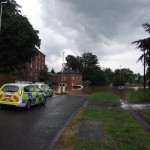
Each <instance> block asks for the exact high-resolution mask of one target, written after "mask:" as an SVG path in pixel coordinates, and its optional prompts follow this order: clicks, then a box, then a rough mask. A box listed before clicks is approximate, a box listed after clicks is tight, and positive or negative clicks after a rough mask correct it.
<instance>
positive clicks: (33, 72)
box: [26, 51, 45, 81]
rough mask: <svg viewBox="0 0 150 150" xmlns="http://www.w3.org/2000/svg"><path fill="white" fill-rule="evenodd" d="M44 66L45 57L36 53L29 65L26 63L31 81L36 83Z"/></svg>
mask: <svg viewBox="0 0 150 150" xmlns="http://www.w3.org/2000/svg"><path fill="white" fill-rule="evenodd" d="M44 66H45V55H44V54H43V53H42V52H40V51H38V54H37V55H36V56H35V58H34V59H33V60H32V62H31V63H30V64H29V63H27V66H26V67H27V72H28V75H29V76H30V77H32V79H33V81H38V77H39V73H40V71H41V70H43V69H44Z"/></svg>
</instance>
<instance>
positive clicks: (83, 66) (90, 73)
mask: <svg viewBox="0 0 150 150" xmlns="http://www.w3.org/2000/svg"><path fill="white" fill-rule="evenodd" d="M66 61H67V63H66V66H65V68H70V69H72V70H75V71H80V72H81V73H82V77H83V80H84V81H85V80H88V81H91V84H92V85H106V80H105V77H104V73H103V71H102V70H101V68H100V67H99V65H98V59H97V56H96V55H93V54H92V53H84V54H82V55H81V57H80V56H77V57H75V56H72V55H68V56H67V57H66Z"/></svg>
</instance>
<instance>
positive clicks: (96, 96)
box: [89, 92, 119, 102]
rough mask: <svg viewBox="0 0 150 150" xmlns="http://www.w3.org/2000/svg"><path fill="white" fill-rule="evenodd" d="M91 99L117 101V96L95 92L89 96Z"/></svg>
mask: <svg viewBox="0 0 150 150" xmlns="http://www.w3.org/2000/svg"><path fill="white" fill-rule="evenodd" d="M89 99H90V100H92V101H103V102H119V97H118V96H116V95H114V94H112V93H107V92H97V93H94V94H92V95H91V96H89Z"/></svg>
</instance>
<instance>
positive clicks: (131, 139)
mask: <svg viewBox="0 0 150 150" xmlns="http://www.w3.org/2000/svg"><path fill="white" fill-rule="evenodd" d="M81 120H90V121H92V120H93V121H100V122H101V123H102V124H103V126H104V133H105V134H106V141H99V140H96V141H90V140H88V139H81V138H80V139H77V138H76V137H75V136H74V133H75V127H76V126H77V124H78V123H79V122H80V121H81ZM70 133H71V135H69V136H68V134H70ZM149 148H150V134H149V133H148V132H147V131H146V130H145V129H143V128H142V127H141V126H140V125H139V124H138V123H137V122H136V121H135V120H134V119H133V118H132V117H131V116H130V115H129V114H128V112H126V111H125V110H122V109H106V108H96V109H95V108H84V109H80V110H79V113H77V115H76V116H75V117H74V118H73V119H72V121H71V122H70V124H69V126H68V127H67V129H66V130H65V132H64V134H63V135H62V136H61V138H60V140H59V142H58V144H57V146H56V149H55V150H58V149H59V150H72V149H75V150H85V149H86V150H99V149H102V150H141V149H142V150H149Z"/></svg>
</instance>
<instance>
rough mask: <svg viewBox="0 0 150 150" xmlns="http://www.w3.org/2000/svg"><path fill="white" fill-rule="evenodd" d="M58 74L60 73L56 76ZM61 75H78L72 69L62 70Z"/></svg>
mask: <svg viewBox="0 0 150 150" xmlns="http://www.w3.org/2000/svg"><path fill="white" fill-rule="evenodd" d="M60 73H62V71H60V72H58V74H60ZM63 73H64V74H80V73H79V72H76V71H74V70H72V69H64V70H63Z"/></svg>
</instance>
